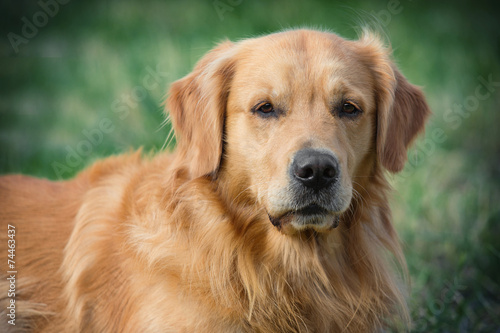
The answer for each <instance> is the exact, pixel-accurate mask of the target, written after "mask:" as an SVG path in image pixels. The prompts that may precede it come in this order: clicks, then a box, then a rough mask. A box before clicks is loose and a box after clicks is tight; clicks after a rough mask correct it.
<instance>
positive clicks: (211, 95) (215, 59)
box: [167, 41, 236, 178]
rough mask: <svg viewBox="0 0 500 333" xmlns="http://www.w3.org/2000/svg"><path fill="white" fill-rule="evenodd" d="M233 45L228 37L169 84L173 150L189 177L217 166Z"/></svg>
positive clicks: (232, 60)
mask: <svg viewBox="0 0 500 333" xmlns="http://www.w3.org/2000/svg"><path fill="white" fill-rule="evenodd" d="M235 48H236V47H235V44H233V43H231V42H229V41H227V42H224V43H222V44H220V45H219V46H217V47H216V48H215V49H213V50H212V51H210V52H209V53H208V54H207V55H205V56H204V57H203V58H202V59H201V60H200V61H199V62H198V63H197V64H196V66H195V68H194V70H193V71H192V72H191V73H190V74H188V75H187V76H185V77H184V78H182V79H180V80H178V81H176V82H174V83H173V84H172V85H171V87H170V91H169V97H168V100H167V108H168V110H170V119H171V121H172V125H173V128H174V131H175V134H176V140H177V154H179V155H178V156H179V157H180V158H181V159H182V160H183V161H184V163H185V165H186V166H187V167H188V168H189V172H190V176H191V178H197V177H200V176H204V175H207V174H211V173H213V172H215V171H217V169H218V167H219V164H220V159H221V155H222V140H223V138H222V136H223V130H224V115H225V112H226V104H227V96H228V94H229V84H230V82H231V79H232V76H233V70H234V58H235V57H234V54H235Z"/></svg>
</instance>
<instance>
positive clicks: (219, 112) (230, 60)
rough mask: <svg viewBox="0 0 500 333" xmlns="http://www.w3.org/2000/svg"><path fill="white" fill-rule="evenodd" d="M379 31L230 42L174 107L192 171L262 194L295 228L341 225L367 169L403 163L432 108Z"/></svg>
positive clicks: (275, 218)
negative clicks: (354, 35)
mask: <svg viewBox="0 0 500 333" xmlns="http://www.w3.org/2000/svg"><path fill="white" fill-rule="evenodd" d="M389 53H390V52H389V51H388V50H387V49H386V48H385V47H384V46H383V44H382V42H381V41H380V40H379V39H378V38H377V37H376V36H375V35H373V34H369V33H366V34H364V35H363V36H362V37H361V38H360V40H358V41H347V40H344V39H342V38H340V37H338V36H336V35H334V34H331V33H326V32H318V31H310V30H293V31H285V32H281V33H276V34H272V35H268V36H265V37H261V38H255V39H248V40H244V41H242V42H239V43H231V42H225V43H223V44H221V45H219V46H218V47H217V48H215V49H214V50H212V51H211V52H210V53H208V54H207V55H206V56H205V57H204V58H203V59H202V60H201V61H200V62H199V63H198V64H197V66H196V68H195V69H194V71H193V72H192V73H191V74H189V75H187V76H186V77H185V78H183V79H181V80H179V81H177V82H175V83H174V84H173V85H172V87H171V91H170V97H169V100H168V107H169V110H170V113H171V119H172V122H173V126H174V129H175V131H176V135H177V140H178V148H177V149H178V154H179V155H180V156H182V158H183V160H184V161H185V162H186V163H187V165H188V167H189V171H190V174H191V177H193V178H196V177H200V176H206V175H212V176H214V177H216V178H217V179H224V180H226V181H227V182H229V183H230V184H231V186H232V191H230V192H232V194H231V195H232V196H233V199H236V197H241V198H247V199H246V200H248V201H253V202H255V203H257V204H258V205H261V207H262V209H263V210H265V211H266V212H267V214H268V215H269V219H270V221H271V222H272V223H273V224H274V225H276V226H277V227H279V228H283V229H286V230H288V231H300V230H303V229H314V230H316V231H319V232H321V231H326V230H329V229H331V228H332V227H335V226H336V224H337V223H338V217H339V215H340V214H342V213H343V212H345V211H346V210H347V209H348V208H349V206H350V204H351V199H352V197H353V191H356V186H357V185H359V184H360V183H362V182H361V181H359V180H360V179H363V178H367V177H370V176H372V175H373V172H374V170H375V169H377V168H380V167H383V168H385V169H387V170H389V171H391V172H397V171H400V170H401V169H402V168H403V166H404V163H405V161H406V150H407V148H408V146H409V145H410V144H411V142H412V140H413V139H414V137H415V136H416V135H417V134H418V133H419V132H420V131H421V130H423V127H424V123H425V119H426V117H427V116H428V114H429V109H428V107H427V104H426V102H425V99H424V97H423V95H422V93H421V91H420V90H419V89H418V88H417V87H415V86H413V85H411V84H410V83H408V82H407V80H406V79H405V78H404V77H403V76H402V75H401V74H400V72H399V71H398V70H397V69H396V67H395V66H394V64H393V63H392V61H391V60H390V54H389Z"/></svg>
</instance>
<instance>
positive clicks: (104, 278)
mask: <svg viewBox="0 0 500 333" xmlns="http://www.w3.org/2000/svg"><path fill="white" fill-rule="evenodd" d="M169 109H170V112H171V117H172V122H173V125H174V128H175V131H176V134H177V138H178V147H177V149H176V151H175V152H174V153H172V154H160V155H158V156H156V157H152V158H142V156H141V155H142V154H141V153H140V152H137V153H135V154H130V155H124V156H119V157H112V158H109V159H106V160H104V161H101V162H98V163H96V164H95V165H93V166H92V167H90V168H89V169H87V170H85V171H83V172H82V173H81V174H80V175H78V176H77V177H76V178H75V179H73V180H70V181H67V182H59V183H52V182H48V181H44V180H36V179H32V178H29V177H24V176H10V177H5V178H2V179H1V180H0V222H1V223H2V230H4V231H5V232H3V233H2V234H1V237H2V242H3V244H5V245H6V244H7V239H4V238H5V236H4V235H7V231H6V230H7V224H10V225H13V226H15V230H16V231H15V237H16V265H17V266H16V269H17V272H18V273H17V276H16V279H17V280H16V298H15V299H16V320H17V322H16V328H19V327H25V328H31V329H33V330H34V331H37V332H38V331H40V332H63V331H64V332H77V331H85V332H340V331H351V332H368V331H374V330H378V329H380V328H382V327H384V326H385V325H386V320H389V321H390V320H391V319H394V314H397V313H399V314H400V316H397V318H398V319H396V322H397V321H398V320H399V321H401V320H402V321H405V320H406V318H405V313H406V312H405V311H406V310H405V301H404V297H403V295H402V292H401V290H400V288H399V286H398V279H397V278H396V277H395V276H394V274H393V273H392V269H391V264H390V263H389V262H388V260H387V258H386V253H385V252H387V250H388V251H389V252H390V253H392V255H393V256H394V257H395V258H396V261H398V262H399V264H400V265H402V267H403V269H404V259H403V256H402V253H401V250H400V247H399V244H398V240H397V236H396V234H395V232H394V230H393V227H392V224H391V218H390V211H389V206H388V199H387V192H388V189H389V186H388V184H387V181H386V180H385V177H384V172H385V171H384V169H387V170H390V171H392V172H395V171H399V170H401V168H402V167H403V165H404V162H405V160H406V148H407V147H408V145H409V144H410V143H411V141H412V140H413V138H414V137H415V136H416V134H417V133H418V132H420V131H421V130H422V129H423V126H424V122H425V119H426V117H427V115H428V113H429V110H428V108H427V105H426V104H425V100H424V98H423V96H422V94H421V92H420V91H419V90H418V89H417V88H415V87H414V86H412V85H410V84H409V83H408V82H407V81H406V80H405V79H404V77H402V75H401V74H399V72H398V71H397V69H395V67H394V66H393V65H392V63H391V62H390V60H389V55H388V52H387V51H386V50H385V49H384V48H383V47H382V45H381V44H380V42H378V40H377V39H376V38H375V37H373V36H371V35H366V36H364V37H363V38H362V39H361V40H360V41H356V42H351V41H345V40H343V39H341V38H339V37H337V36H335V35H333V34H328V33H323V32H315V31H308V30H296V31H288V32H283V33H278V34H274V35H269V36H266V37H262V38H257V39H250V40H246V41H243V42H240V43H237V44H232V43H230V42H226V43H224V44H222V45H220V46H219V47H217V48H216V49H214V50H213V51H212V52H210V53H209V54H208V55H207V56H206V57H204V58H203V59H202V60H201V61H200V63H199V64H198V65H197V66H196V68H195V70H194V71H193V73H191V74H190V75H188V76H187V77H185V78H184V79H182V80H179V81H178V82H176V83H174V84H173V86H172V88H171V92H170V97H169ZM5 261H7V259H6V258H5ZM3 265H4V264H2V274H3V273H4V272H6V271H8V269H6V267H5V266H3ZM4 281H5V279H4ZM3 286H4V285H2V287H3ZM5 287H6V288H7V289H8V284H5ZM2 290H4V288H2ZM6 295H7V293H6V292H3V291H2V295H1V296H0V297H4V299H3V300H2V299H0V305H1V306H2V309H3V310H4V311H5V309H6V307H7V306H8V305H9V303H8V302H9V301H10V300H9V299H8V298H6ZM7 311H8V310H7ZM3 317H4V319H2V322H1V323H0V327H4V328H7V329H9V328H12V326H10V325H9V324H7V323H6V320H5V317H6V316H5V314H3ZM2 325H3V326H2Z"/></svg>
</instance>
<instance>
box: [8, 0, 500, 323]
mask: <svg viewBox="0 0 500 333" xmlns="http://www.w3.org/2000/svg"><path fill="white" fill-rule="evenodd" d="M55 4H57V6H56V5H55ZM499 8H500V6H499V5H498V2H496V4H495V2H494V1H482V0H478V1H441V2H433V3H431V2H429V1H416V0H414V1H411V0H399V1H398V0H383V1H367V0H365V1H337V2H332V1H320V0H312V1H274V2H266V1H251V0H217V1H213V0H208V1H143V2H139V1H136V2H133V1H129V0H122V1H118V0H102V1H85V2H83V1H68V0H59V2H56V1H55V0H41V1H26V0H22V1H3V2H2V3H1V5H0V27H1V34H0V35H1V41H0V59H1V64H0V172H1V173H15V172H22V173H27V174H32V175H36V176H39V177H48V178H51V179H61V178H69V177H71V176H73V175H74V174H75V173H76V172H78V171H79V170H81V169H83V168H84V167H85V166H86V165H88V164H89V163H90V162H91V161H93V160H95V159H97V158H100V157H103V156H108V155H110V154H115V153H121V152H125V151H129V150H130V149H131V148H134V149H136V148H138V147H141V146H142V147H145V150H147V151H149V150H153V151H159V150H161V149H162V147H163V146H164V144H165V142H166V138H167V136H168V133H169V129H170V126H169V124H164V120H165V117H164V115H163V110H162V107H161V103H162V101H163V100H164V98H165V93H166V90H167V87H168V86H169V84H170V83H171V82H172V81H174V80H176V79H178V78H180V77H182V76H184V75H185V74H187V73H188V72H189V71H190V70H191V69H192V67H193V65H194V64H195V62H196V61H197V60H198V59H199V58H200V57H201V56H202V55H203V54H204V53H205V52H206V51H208V50H209V49H210V48H211V47H213V46H214V44H215V43H216V42H218V41H220V40H222V39H224V38H226V37H227V38H229V39H233V40H237V39H241V38H246V37H251V36H255V35H260V34H264V33H270V32H274V31H277V30H280V29H283V28H289V27H318V28H326V29H331V30H333V31H335V32H337V33H339V34H340V35H342V36H344V37H346V38H356V36H357V33H358V32H359V27H360V25H363V24H368V25H373V24H374V23H376V24H377V25H378V29H379V30H382V31H383V32H384V33H385V34H386V35H387V37H388V39H389V40H390V41H391V43H392V47H393V49H394V58H395V60H396V62H397V63H398V65H399V67H400V68H401V70H402V72H403V73H404V74H405V75H406V76H407V77H408V78H409V80H410V81H411V82H413V83H415V84H417V85H420V86H422V87H423V89H424V91H425V93H426V96H427V98H428V101H429V103H430V105H431V108H432V110H433V117H432V118H431V120H430V123H429V126H428V128H427V131H426V135H425V137H423V138H421V139H420V140H419V141H418V143H417V145H416V146H415V148H414V149H412V151H411V152H410V153H409V158H410V159H409V161H410V163H409V164H408V165H407V168H406V169H405V170H404V171H403V172H402V173H401V174H400V175H396V176H393V177H392V179H391V181H392V183H393V185H394V187H395V192H394V197H393V202H392V206H393V210H394V215H395V223H396V227H397V229H398V231H399V233H400V235H401V238H402V241H403V244H404V248H405V253H406V257H407V260H408V265H409V269H410V273H411V278H412V294H411V298H410V304H411V311H412V317H413V320H414V328H413V331H415V332H500V275H499V273H500V240H499V236H500V61H499V60H500V23H499V22H500V11H499ZM162 124H163V125H162ZM436 133H437V134H439V135H437V134H436Z"/></svg>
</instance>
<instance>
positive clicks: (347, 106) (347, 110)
mask: <svg viewBox="0 0 500 333" xmlns="http://www.w3.org/2000/svg"><path fill="white" fill-rule="evenodd" d="M356 110H357V108H356V107H355V106H354V105H352V104H351V103H344V105H342V112H344V113H349V114H351V113H354V112H356Z"/></svg>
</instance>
